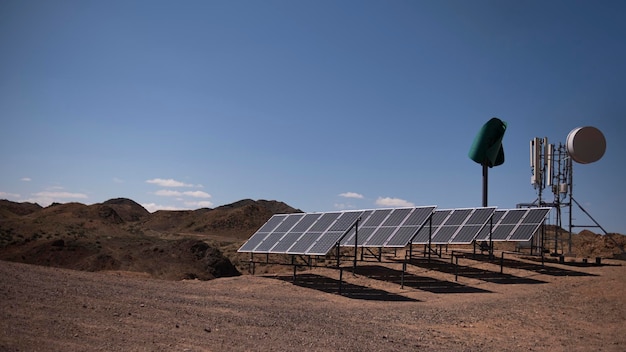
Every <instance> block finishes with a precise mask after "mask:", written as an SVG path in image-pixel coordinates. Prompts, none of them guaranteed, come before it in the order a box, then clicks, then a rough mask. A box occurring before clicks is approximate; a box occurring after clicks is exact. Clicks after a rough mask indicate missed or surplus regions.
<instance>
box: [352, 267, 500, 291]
mask: <svg viewBox="0 0 626 352" xmlns="http://www.w3.org/2000/svg"><path fill="white" fill-rule="evenodd" d="M348 270H349V271H350V272H352V269H348ZM356 273H357V274H359V275H365V276H367V277H368V278H371V279H376V280H381V281H387V282H392V283H394V284H397V285H401V284H402V270H395V269H391V268H388V267H385V266H379V265H367V266H361V267H357V268H356ZM404 285H405V286H408V287H412V288H416V289H419V290H422V291H427V292H432V293H491V291H488V290H483V289H480V288H476V287H471V286H466V285H463V284H459V283H457V282H451V281H444V280H438V279H435V278H432V277H427V276H419V275H415V274H411V273H406V272H405V273H404Z"/></svg>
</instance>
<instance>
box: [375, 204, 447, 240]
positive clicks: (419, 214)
mask: <svg viewBox="0 0 626 352" xmlns="http://www.w3.org/2000/svg"><path fill="white" fill-rule="evenodd" d="M434 211H435V207H434V206H430V207H421V208H414V209H413V210H412V211H411V213H410V214H409V216H408V217H407V218H406V219H405V220H404V222H403V223H401V224H400V226H399V227H398V230H397V231H396V232H395V233H394V234H393V235H392V237H391V238H389V239H388V240H387V242H386V243H385V244H384V245H385V247H400V248H403V247H405V246H406V245H408V244H409V241H411V238H412V237H413V236H415V234H416V233H417V232H418V231H419V230H420V229H421V228H422V227H423V226H425V224H426V222H427V220H428V219H429V218H430V216H431V215H432V214H433V212H434Z"/></svg>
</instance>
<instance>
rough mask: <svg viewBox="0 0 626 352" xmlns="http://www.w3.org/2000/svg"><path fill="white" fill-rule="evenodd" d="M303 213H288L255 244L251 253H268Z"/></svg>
mask: <svg viewBox="0 0 626 352" xmlns="http://www.w3.org/2000/svg"><path fill="white" fill-rule="evenodd" d="M304 215H305V214H303V213H295V214H289V215H287V217H286V218H285V219H284V220H283V221H282V222H281V223H280V224H279V225H278V226H277V227H276V228H275V229H274V230H273V231H272V232H271V233H269V234H268V235H267V236H266V237H265V238H264V239H263V241H262V242H261V243H260V244H259V245H258V246H256V248H255V249H254V250H252V252H253V253H269V251H270V250H271V249H272V248H273V247H274V246H275V245H276V244H278V242H279V241H280V239H281V238H283V236H284V235H285V234H286V233H287V231H289V230H290V229H291V228H292V227H294V225H296V224H297V223H298V221H300V220H301V219H302V217H304Z"/></svg>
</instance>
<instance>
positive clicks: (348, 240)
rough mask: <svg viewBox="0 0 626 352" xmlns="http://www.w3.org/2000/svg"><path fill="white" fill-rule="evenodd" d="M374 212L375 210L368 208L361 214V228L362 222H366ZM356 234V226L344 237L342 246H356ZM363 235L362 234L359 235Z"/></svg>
mask: <svg viewBox="0 0 626 352" xmlns="http://www.w3.org/2000/svg"><path fill="white" fill-rule="evenodd" d="M373 213H374V210H366V211H364V212H363V213H362V214H361V220H360V221H359V229H360V228H361V224H363V223H364V222H366V221H367V220H368V219H369V218H370V216H372V214H373ZM355 235H356V228H354V227H353V228H351V229H350V231H349V232H348V233H347V234H346V236H344V237H343V239H342V240H341V245H342V246H354V237H355ZM359 237H362V236H359Z"/></svg>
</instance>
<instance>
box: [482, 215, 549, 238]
mask: <svg viewBox="0 0 626 352" xmlns="http://www.w3.org/2000/svg"><path fill="white" fill-rule="evenodd" d="M549 212H550V208H526V209H508V210H496V211H495V213H494V215H493V220H492V221H493V222H492V224H493V228H492V234H491V239H492V240H493V241H501V242H502V241H528V240H530V239H531V238H532V236H533V235H534V234H535V232H537V229H538V228H539V226H541V224H542V223H543V221H544V220H545V217H546V216H547V215H548V213H549ZM476 240H477V241H488V240H489V224H486V225H485V227H484V228H483V229H482V230H481V231H480V233H479V234H478V236H477V237H476Z"/></svg>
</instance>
